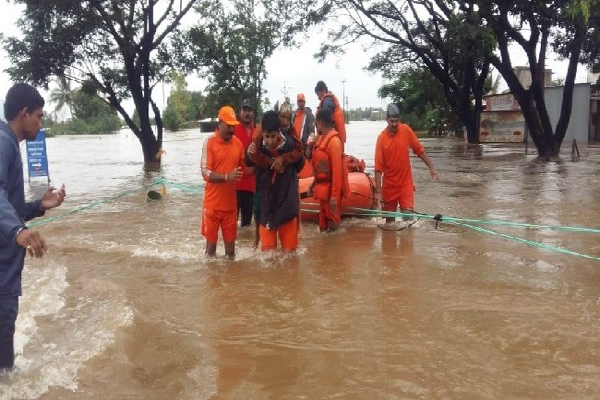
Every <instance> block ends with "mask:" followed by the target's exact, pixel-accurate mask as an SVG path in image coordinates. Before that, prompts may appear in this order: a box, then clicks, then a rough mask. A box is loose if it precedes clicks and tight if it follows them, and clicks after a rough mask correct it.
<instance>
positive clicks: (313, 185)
mask: <svg viewBox="0 0 600 400" xmlns="http://www.w3.org/2000/svg"><path fill="white" fill-rule="evenodd" d="M314 188H315V183H314V182H313V183H311V184H310V186H308V190H307V191H306V196H307V197H313V194H314V192H313V190H314Z"/></svg>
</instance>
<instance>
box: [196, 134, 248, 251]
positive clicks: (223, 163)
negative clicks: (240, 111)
mask: <svg viewBox="0 0 600 400" xmlns="http://www.w3.org/2000/svg"><path fill="white" fill-rule="evenodd" d="M237 167H241V168H242V171H245V169H246V167H245V164H244V146H243V145H242V142H240V140H239V139H238V138H236V137H235V136H233V137H232V138H231V140H230V141H228V142H226V141H224V140H223V139H222V138H221V136H219V134H218V133H215V134H214V135H213V136H211V137H210V138H208V139H207V140H206V142H205V143H204V146H203V147H202V156H201V158H200V169H201V171H202V177H203V178H204V180H205V181H206V186H205V188H204V203H203V211H202V228H201V232H202V235H203V236H204V237H205V238H206V240H208V241H209V242H211V243H216V242H217V238H218V233H219V228H221V234H222V235H223V241H224V242H234V241H235V238H236V235H237V198H236V192H235V190H236V189H235V187H236V182H235V181H230V182H210V180H209V178H210V172H218V173H221V174H226V173H230V172H231V171H233V170H234V169H235V168H237Z"/></svg>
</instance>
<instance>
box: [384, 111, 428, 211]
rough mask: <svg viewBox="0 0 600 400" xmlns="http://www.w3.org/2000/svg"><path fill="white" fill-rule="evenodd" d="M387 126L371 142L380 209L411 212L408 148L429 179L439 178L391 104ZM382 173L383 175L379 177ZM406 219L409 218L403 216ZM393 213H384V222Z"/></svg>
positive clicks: (410, 172)
mask: <svg viewBox="0 0 600 400" xmlns="http://www.w3.org/2000/svg"><path fill="white" fill-rule="evenodd" d="M386 121H387V127H386V128H385V130H384V131H383V132H381V133H380V134H379V136H378V137H377V144H376V145H375V193H376V197H377V199H378V200H380V201H381V209H382V211H391V212H396V210H397V207H398V205H399V206H400V211H401V212H410V213H413V212H414V202H415V201H414V193H415V185H414V183H413V177H412V169H411V166H410V159H409V153H408V149H409V148H410V149H412V151H413V153H414V154H415V155H416V156H417V157H419V158H420V159H421V160H423V162H424V163H425V164H426V165H427V167H428V168H429V174H430V175H431V178H432V179H433V180H436V181H437V180H439V177H438V174H437V172H436V170H435V168H434V167H433V163H432V162H431V159H430V158H429V156H428V155H427V153H426V152H425V149H424V148H423V146H422V145H421V143H420V142H419V139H418V138H417V135H415V133H414V132H413V130H412V129H411V128H410V126H408V125H406V124H402V123H400V110H399V109H398V107H397V106H396V105H394V104H390V105H389V106H388V108H387V118H386ZM382 176H383V178H382ZM405 219H410V218H405ZM392 221H394V217H386V222H392Z"/></svg>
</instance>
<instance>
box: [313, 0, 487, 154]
mask: <svg viewBox="0 0 600 400" xmlns="http://www.w3.org/2000/svg"><path fill="white" fill-rule="evenodd" d="M336 3H337V4H338V6H339V7H340V8H341V11H340V15H341V16H344V15H345V16H346V17H347V19H348V21H349V22H348V23H340V27H339V29H338V30H336V31H335V32H333V33H332V35H330V38H331V40H332V43H329V44H325V45H323V46H322V47H321V51H320V53H319V54H318V56H319V57H321V58H322V57H324V56H326V55H327V54H329V53H330V52H337V51H339V50H340V48H343V46H344V45H345V44H347V43H354V42H355V41H357V40H359V39H361V38H370V39H371V40H373V41H374V42H375V43H376V44H378V45H380V46H381V45H383V46H386V48H385V50H383V51H381V52H380V53H379V54H378V55H377V56H375V57H374V58H373V59H372V60H371V63H370V64H369V66H368V68H369V69H371V70H378V71H381V72H382V73H383V76H384V77H386V78H388V79H394V78H395V77H396V76H397V74H398V73H399V71H401V70H402V69H403V68H405V66H407V65H409V64H414V63H417V64H419V65H423V66H425V67H426V68H427V69H428V70H429V71H430V72H431V74H433V76H434V77H435V78H436V79H437V80H438V81H439V82H440V83H441V84H442V87H443V91H444V95H445V97H446V103H447V104H448V107H450V108H451V109H452V111H453V112H454V113H455V114H456V115H457V116H458V117H459V118H460V120H461V121H462V123H463V124H464V125H465V127H466V130H467V139H468V141H469V142H470V143H476V142H477V141H478V136H479V135H478V132H477V118H478V113H479V111H480V110H481V104H482V97H483V94H484V88H485V81H486V77H487V75H488V72H489V60H488V58H487V56H488V54H490V53H491V51H492V50H493V48H494V38H493V37H492V35H491V34H490V31H489V30H488V29H486V28H485V27H482V26H481V18H480V16H479V14H478V13H477V1H473V0H468V1H462V2H458V1H457V2H454V1H443V0H407V1H405V2H403V3H401V5H398V3H396V2H391V1H386V0H374V1H369V0H337V1H336ZM341 20H342V19H341V18H338V21H341Z"/></svg>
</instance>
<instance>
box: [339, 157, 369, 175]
mask: <svg viewBox="0 0 600 400" xmlns="http://www.w3.org/2000/svg"><path fill="white" fill-rule="evenodd" d="M344 158H345V159H346V167H347V168H348V172H365V168H366V164H365V160H362V159H361V160H359V159H358V158H356V157H354V156H344Z"/></svg>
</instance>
